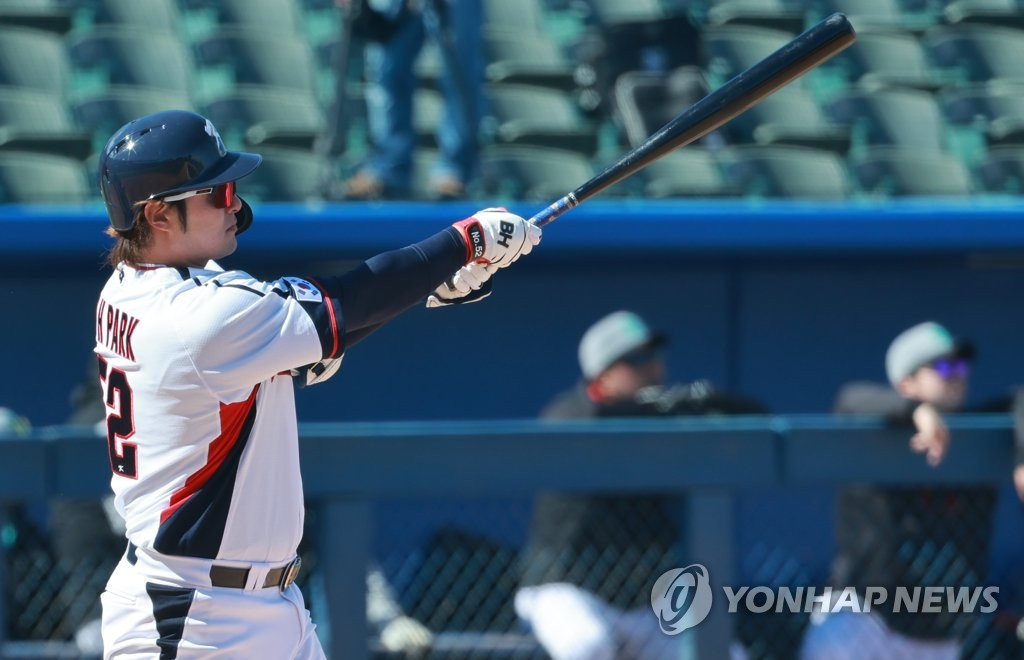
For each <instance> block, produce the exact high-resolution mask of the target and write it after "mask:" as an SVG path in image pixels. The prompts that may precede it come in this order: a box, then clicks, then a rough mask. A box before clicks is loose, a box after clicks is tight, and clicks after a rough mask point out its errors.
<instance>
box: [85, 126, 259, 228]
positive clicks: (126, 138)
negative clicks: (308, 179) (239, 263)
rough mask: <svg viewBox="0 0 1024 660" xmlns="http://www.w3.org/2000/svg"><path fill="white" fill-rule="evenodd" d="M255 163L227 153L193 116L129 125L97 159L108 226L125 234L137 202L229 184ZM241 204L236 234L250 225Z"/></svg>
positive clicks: (249, 215) (255, 156)
mask: <svg viewBox="0 0 1024 660" xmlns="http://www.w3.org/2000/svg"><path fill="white" fill-rule="evenodd" d="M261 160H262V158H261V157H260V156H259V155H258V154H251V153H246V152H244V151H228V150H227V149H226V148H225V147H224V141H223V140H221V138H220V135H219V134H218V133H217V129H216V128H214V127H213V124H212V123H211V122H210V120H209V119H207V118H205V117H203V116H201V115H197V114H196V113H194V112H189V111H187V110H164V111H162V112H155V113H153V114H151V115H146V116H144V117H140V118H138V119H135V120H133V121H130V122H128V123H127V124H125V125H124V126H122V127H121V129H120V130H118V131H117V132H116V133H114V135H113V137H111V138H110V140H109V141H108V142H107V146H106V147H104V148H103V153H102V154H100V168H99V169H100V172H99V174H100V191H101V192H102V193H103V201H104V202H105V203H106V205H107V214H108V215H109V216H110V224H111V225H112V226H113V227H114V229H117V230H118V231H126V230H128V229H131V228H132V225H133V224H134V223H135V204H137V203H138V202H141V201H145V200H149V199H159V198H161V197H166V196H168V195H173V194H175V193H181V192H186V191H189V190H199V189H201V188H207V187H212V186H216V185H219V184H222V183H227V182H228V181H235V180H236V179H240V178H242V177H243V176H245V175H247V174H249V173H250V172H252V171H253V170H254V169H256V167H257V166H258V165H259V164H260V161H261ZM239 199H241V198H239ZM241 201H242V208H241V210H240V211H239V212H238V213H237V214H236V218H237V221H238V233H239V234H241V233H242V232H243V231H245V230H246V229H248V228H249V225H251V224H252V209H251V208H249V205H248V204H247V203H246V202H245V200H241Z"/></svg>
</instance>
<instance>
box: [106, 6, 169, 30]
mask: <svg viewBox="0 0 1024 660" xmlns="http://www.w3.org/2000/svg"><path fill="white" fill-rule="evenodd" d="M93 6H94V8H95V12H94V14H93V17H92V22H93V25H96V26H105V27H109V26H119V27H124V26H127V27H131V28H146V29H150V30H158V31H161V32H162V31H172V32H173V31H176V27H177V25H178V20H179V16H178V8H177V5H176V4H175V3H174V1H173V0H146V2H139V0H94V3H93Z"/></svg>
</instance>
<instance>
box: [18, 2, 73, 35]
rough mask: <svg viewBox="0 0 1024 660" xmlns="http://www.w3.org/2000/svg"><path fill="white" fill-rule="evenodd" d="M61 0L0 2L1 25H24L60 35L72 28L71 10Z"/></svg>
mask: <svg viewBox="0 0 1024 660" xmlns="http://www.w3.org/2000/svg"><path fill="white" fill-rule="evenodd" d="M66 4H67V3H65V2H60V1H59V0H17V1H16V2H10V1H9V0H8V1H7V2H0V25H2V26H5V27H24V28H31V29H35V30H43V31H46V32H54V33H56V34H59V35H64V34H67V33H68V32H69V31H70V30H71V26H72V17H71V10H70V9H69V8H68V7H67V6H66Z"/></svg>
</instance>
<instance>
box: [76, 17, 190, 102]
mask: <svg viewBox="0 0 1024 660" xmlns="http://www.w3.org/2000/svg"><path fill="white" fill-rule="evenodd" d="M70 53H71V62H72V65H73V66H74V67H75V68H76V69H77V70H79V71H80V72H90V73H93V74H95V75H98V77H99V78H100V79H101V80H102V81H103V84H102V87H112V86H118V85H128V86H143V87H153V88H157V89H165V90H172V91H176V92H181V93H184V94H188V93H190V92H191V87H192V83H193V76H194V69H195V66H194V63H193V60H192V56H191V54H190V53H189V51H188V49H187V48H186V47H185V45H184V44H183V43H182V42H181V40H180V39H179V38H178V36H177V35H175V34H174V33H172V32H156V31H153V30H147V29H138V28H135V29H131V28H125V27H106V28H96V29H95V30H93V31H91V32H89V33H87V34H83V35H79V36H78V37H76V38H74V39H72V41H71V44H70Z"/></svg>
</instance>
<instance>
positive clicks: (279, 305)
mask: <svg viewBox="0 0 1024 660" xmlns="http://www.w3.org/2000/svg"><path fill="white" fill-rule="evenodd" d="M187 287H188V288H187V289H186V290H184V291H182V292H181V293H179V294H178V295H177V296H176V297H175V300H174V303H173V304H172V309H173V310H174V311H173V316H174V318H172V319H171V322H172V323H174V324H175V325H176V326H177V328H178V330H179V332H178V336H179V337H180V339H181V341H182V342H183V344H184V348H185V350H186V352H187V353H188V355H189V356H190V358H191V360H192V362H193V365H194V367H195V369H196V370H197V371H198V372H199V374H200V375H201V377H202V378H203V380H204V382H205V383H206V384H207V386H208V387H209V388H210V389H211V391H213V392H214V393H216V394H218V395H226V394H228V393H240V392H244V391H247V390H248V389H250V388H252V386H253V385H255V384H257V383H259V382H262V381H264V380H267V379H268V378H271V377H273V376H274V375H276V374H281V373H286V372H288V371H290V370H291V369H293V368H296V367H301V366H303V365H307V364H310V363H313V362H316V361H319V360H322V359H332V358H339V357H341V356H342V355H343V353H344V349H345V347H344V340H343V338H344V321H343V319H342V316H341V307H340V305H338V302H337V300H336V299H333V298H331V297H330V296H328V295H325V293H324V292H323V291H322V290H321V288H320V287H319V286H318V285H317V284H316V283H315V282H313V281H310V280H308V279H302V278H297V277H283V278H281V279H278V280H276V281H273V282H264V281H261V280H258V279H256V278H254V277H252V276H250V275H247V274H245V273H238V272H229V273H221V274H217V275H215V276H213V277H208V278H203V277H200V276H195V277H192V278H191V280H190V282H189V283H188V285H187Z"/></svg>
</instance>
